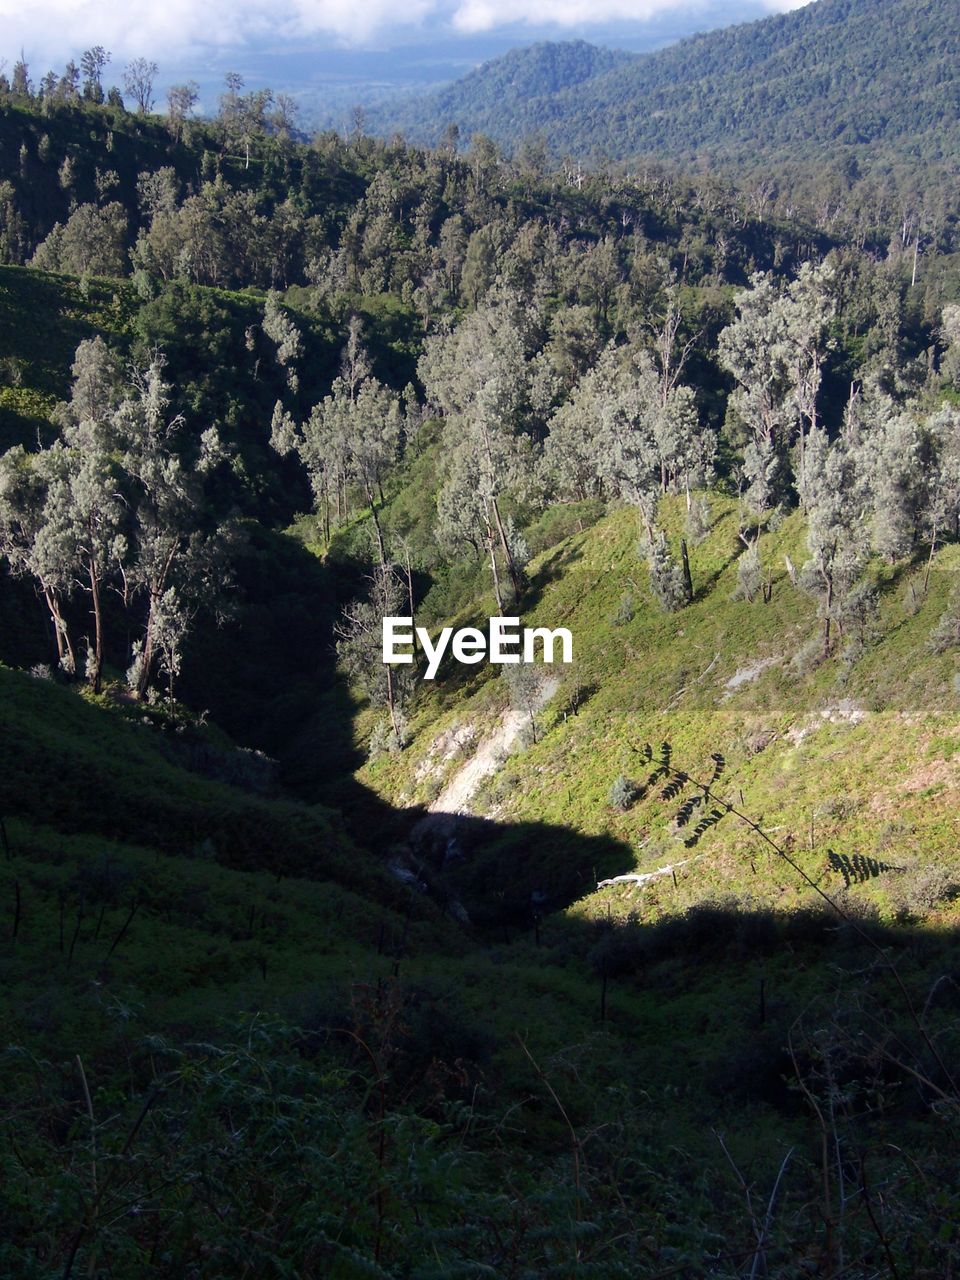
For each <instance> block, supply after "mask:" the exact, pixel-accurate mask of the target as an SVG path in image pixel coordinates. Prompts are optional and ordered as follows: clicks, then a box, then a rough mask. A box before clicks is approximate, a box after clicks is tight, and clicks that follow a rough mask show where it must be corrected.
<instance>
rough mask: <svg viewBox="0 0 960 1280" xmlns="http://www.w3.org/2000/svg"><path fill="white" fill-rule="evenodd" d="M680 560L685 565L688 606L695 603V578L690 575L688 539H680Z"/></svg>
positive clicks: (685, 587) (684, 576)
mask: <svg viewBox="0 0 960 1280" xmlns="http://www.w3.org/2000/svg"><path fill="white" fill-rule="evenodd" d="M680 560H681V563H682V564H683V585H684V589H685V590H686V593H687V604H692V603H693V577H692V575H691V573H690V555H689V552H688V551H687V540H686V538H681V539H680Z"/></svg>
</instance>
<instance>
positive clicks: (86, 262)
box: [30, 202, 127, 276]
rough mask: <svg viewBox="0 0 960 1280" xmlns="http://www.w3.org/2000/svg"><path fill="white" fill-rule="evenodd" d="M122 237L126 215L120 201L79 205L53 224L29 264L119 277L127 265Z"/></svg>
mask: <svg viewBox="0 0 960 1280" xmlns="http://www.w3.org/2000/svg"><path fill="white" fill-rule="evenodd" d="M126 236H127V215H126V211H125V210H124V207H123V205H122V204H118V203H116V202H114V203H112V204H108V205H105V206H104V207H103V208H102V209H98V208H97V206H96V205H93V204H82V205H80V206H79V207H78V208H76V209H74V211H73V213H71V215H70V217H69V218H68V219H67V221H66V223H65V224H61V223H57V225H56V226H55V227H54V228H53V230H52V231H51V232H50V234H49V235H48V236H47V238H46V240H44V242H43V244H41V245H40V247H39V248H38V249H37V251H36V253H35V254H34V255H33V258H32V260H31V263H30V265H31V266H33V267H37V268H39V269H40V270H41V271H64V272H67V273H69V274H70V275H75V276H83V275H93V276H120V275H123V274H124V273H125V271H126V267H127V255H126V252H125V248H124V245H125V241H126Z"/></svg>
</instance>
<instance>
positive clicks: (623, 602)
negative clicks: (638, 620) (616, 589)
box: [613, 591, 633, 627]
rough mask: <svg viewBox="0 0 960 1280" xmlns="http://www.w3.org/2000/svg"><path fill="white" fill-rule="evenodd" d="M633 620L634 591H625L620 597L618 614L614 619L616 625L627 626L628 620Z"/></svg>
mask: <svg viewBox="0 0 960 1280" xmlns="http://www.w3.org/2000/svg"><path fill="white" fill-rule="evenodd" d="M632 621H633V592H632V591H625V592H624V593H623V595H622V596H621V597H620V604H619V606H618V608H617V612H616V616H615V617H614V619H613V625H614V626H615V627H625V626H626V625H627V623H628V622H632Z"/></svg>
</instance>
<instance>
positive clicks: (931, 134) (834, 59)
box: [378, 0, 960, 167]
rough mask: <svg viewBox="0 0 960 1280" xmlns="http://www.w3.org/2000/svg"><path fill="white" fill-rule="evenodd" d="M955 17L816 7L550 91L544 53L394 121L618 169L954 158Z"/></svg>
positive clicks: (514, 60) (910, 7)
mask: <svg viewBox="0 0 960 1280" xmlns="http://www.w3.org/2000/svg"><path fill="white" fill-rule="evenodd" d="M954 20H955V14H954V12H953V6H952V5H951V4H950V3H949V0H926V2H925V3H923V4H919V5H918V4H914V3H910V2H909V0H817V3H813V4H809V5H807V6H806V7H805V8H803V9H799V10H796V11H794V12H791V13H787V14H782V15H778V16H775V17H770V18H766V19H763V20H761V21H759V22H754V23H749V24H746V25H742V26H736V27H730V28H727V29H725V30H721V31H714V32H710V33H707V34H705V35H701V36H696V37H693V38H692V39H689V40H684V41H682V42H680V43H679V44H677V45H675V46H672V47H671V48H668V49H664V50H662V51H660V52H658V53H655V54H652V55H649V56H640V57H633V58H630V59H629V60H624V61H622V62H621V63H620V64H619V65H617V66H614V67H613V68H612V69H610V70H607V71H601V72H599V73H598V74H597V73H594V74H591V75H590V76H589V77H584V78H582V79H581V80H580V81H579V82H576V83H572V82H571V83H567V84H558V85H557V86H556V87H555V88H554V87H550V86H548V85H546V84H543V85H542V87H541V80H540V78H539V77H538V76H536V75H531V76H529V77H528V76H526V75H524V74H523V71H522V65H523V61H524V57H526V58H529V59H530V61H531V63H532V64H533V65H535V66H536V65H541V64H542V63H543V62H544V60H545V54H544V52H543V50H542V49H540V48H538V49H535V50H529V51H526V54H520V55H511V64H510V67H511V70H510V73H509V74H508V73H507V68H506V66H505V65H504V64H505V63H506V59H502V60H498V61H495V62H493V63H490V64H488V65H487V66H486V67H485V68H482V69H481V70H480V71H479V72H476V73H474V75H472V76H470V77H468V78H467V79H466V80H464V81H461V82H460V83H459V84H458V85H456V86H454V87H453V88H451V89H450V90H448V91H446V92H445V93H444V94H442V95H434V96H432V97H430V98H427V99H424V100H422V102H420V103H416V102H414V103H411V104H408V105H407V107H406V108H404V109H403V110H402V111H398V112H396V113H394V114H393V115H392V116H391V117H390V118H389V121H390V125H391V126H396V127H399V128H405V129H407V130H409V132H410V133H411V135H412V136H414V137H425V138H434V137H436V135H437V134H438V133H439V132H440V131H441V130H442V128H443V127H444V126H445V125H446V124H448V123H450V122H451V121H455V122H456V123H457V124H459V126H460V130H461V134H463V135H469V134H470V133H471V132H473V131H476V130H479V131H483V132H487V133H489V134H491V135H492V136H493V137H494V138H496V139H497V140H498V141H500V142H502V143H504V144H507V145H512V144H514V143H516V142H517V140H518V139H520V138H521V137H523V136H524V135H528V134H532V133H534V132H539V133H541V134H542V135H543V136H544V138H545V139H546V141H547V142H548V144H549V145H550V147H551V149H552V150H553V152H554V153H555V154H557V155H562V154H568V155H577V156H581V157H597V158H600V157H602V158H606V159H619V160H627V159H630V158H632V157H635V156H638V155H646V154H660V155H665V156H669V157H670V158H671V159H673V160H677V161H683V162H687V163H689V162H691V161H695V160H698V159H703V158H710V159H714V160H724V161H731V162H735V163H737V164H739V165H743V166H748V167H753V166H755V165H756V164H757V162H758V161H759V160H760V159H761V158H770V157H777V158H781V159H785V160H789V161H793V162H796V161H799V160H803V159H806V160H813V159H816V158H820V157H822V156H824V155H825V154H828V153H829V154H830V155H831V157H833V158H835V156H836V150H837V148H838V147H840V148H842V153H843V154H847V155H849V156H850V157H851V158H858V159H859V158H860V157H861V156H862V155H864V154H871V153H874V152H881V153H883V154H884V155H887V156H892V155H899V156H901V157H903V158H904V159H909V160H917V159H923V160H925V161H932V162H939V161H945V160H946V161H949V160H951V159H952V158H955V156H956V155H957V149H958V144H960V128H958V106H957V104H958V72H957V69H956V63H955V59H953V57H952V55H951V51H950V50H951V43H952V36H953V23H954ZM580 57H581V60H583V55H582V54H581V55H580ZM554 58H555V60H557V61H559V54H555V55H554ZM600 65H602V64H601V63H600V62H599V61H598V66H600ZM511 86H517V88H514V89H512V90H511ZM378 119H379V120H380V121H381V127H383V126H385V125H386V123H387V119H388V118H387V116H386V115H382V116H381V117H379V118H378Z"/></svg>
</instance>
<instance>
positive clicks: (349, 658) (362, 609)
mask: <svg viewBox="0 0 960 1280" xmlns="http://www.w3.org/2000/svg"><path fill="white" fill-rule="evenodd" d="M403 607H404V591H403V584H402V582H401V580H400V578H399V576H398V574H397V572H396V570H395V569H394V567H393V565H390V564H385V563H381V564H379V565H377V566H376V568H375V569H374V571H373V573H372V575H371V576H370V578H369V579H368V584H367V593H366V597H365V598H362V599H359V600H355V601H353V603H352V604H350V605H348V606H347V607H346V609H344V611H343V614H342V616H341V618H340V621H339V622H338V623H337V625H336V628H335V631H336V636H337V657H338V658H339V660H340V663H341V665H342V667H343V669H344V671H346V673H347V674H348V675H349V676H351V677H352V678H353V679H354V680H356V681H357V682H358V683H359V684H360V685H361V687H362V688H363V690H364V692H365V693H366V695H367V697H368V698H369V699H370V703H371V705H372V706H374V707H385V708H386V710H387V714H388V716H389V720H390V729H389V736H388V744H389V746H388V749H390V750H394V751H398V750H400V749H401V748H402V747H404V746H405V745H406V741H407V727H406V719H405V717H404V713H403V709H404V704H405V702H406V699H407V695H408V691H409V685H410V680H411V671H412V667H411V666H409V665H403V664H400V665H397V666H394V665H393V664H391V663H388V662H384V661H383V619H384V618H387V617H399V616H401V615H402V613H403Z"/></svg>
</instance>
